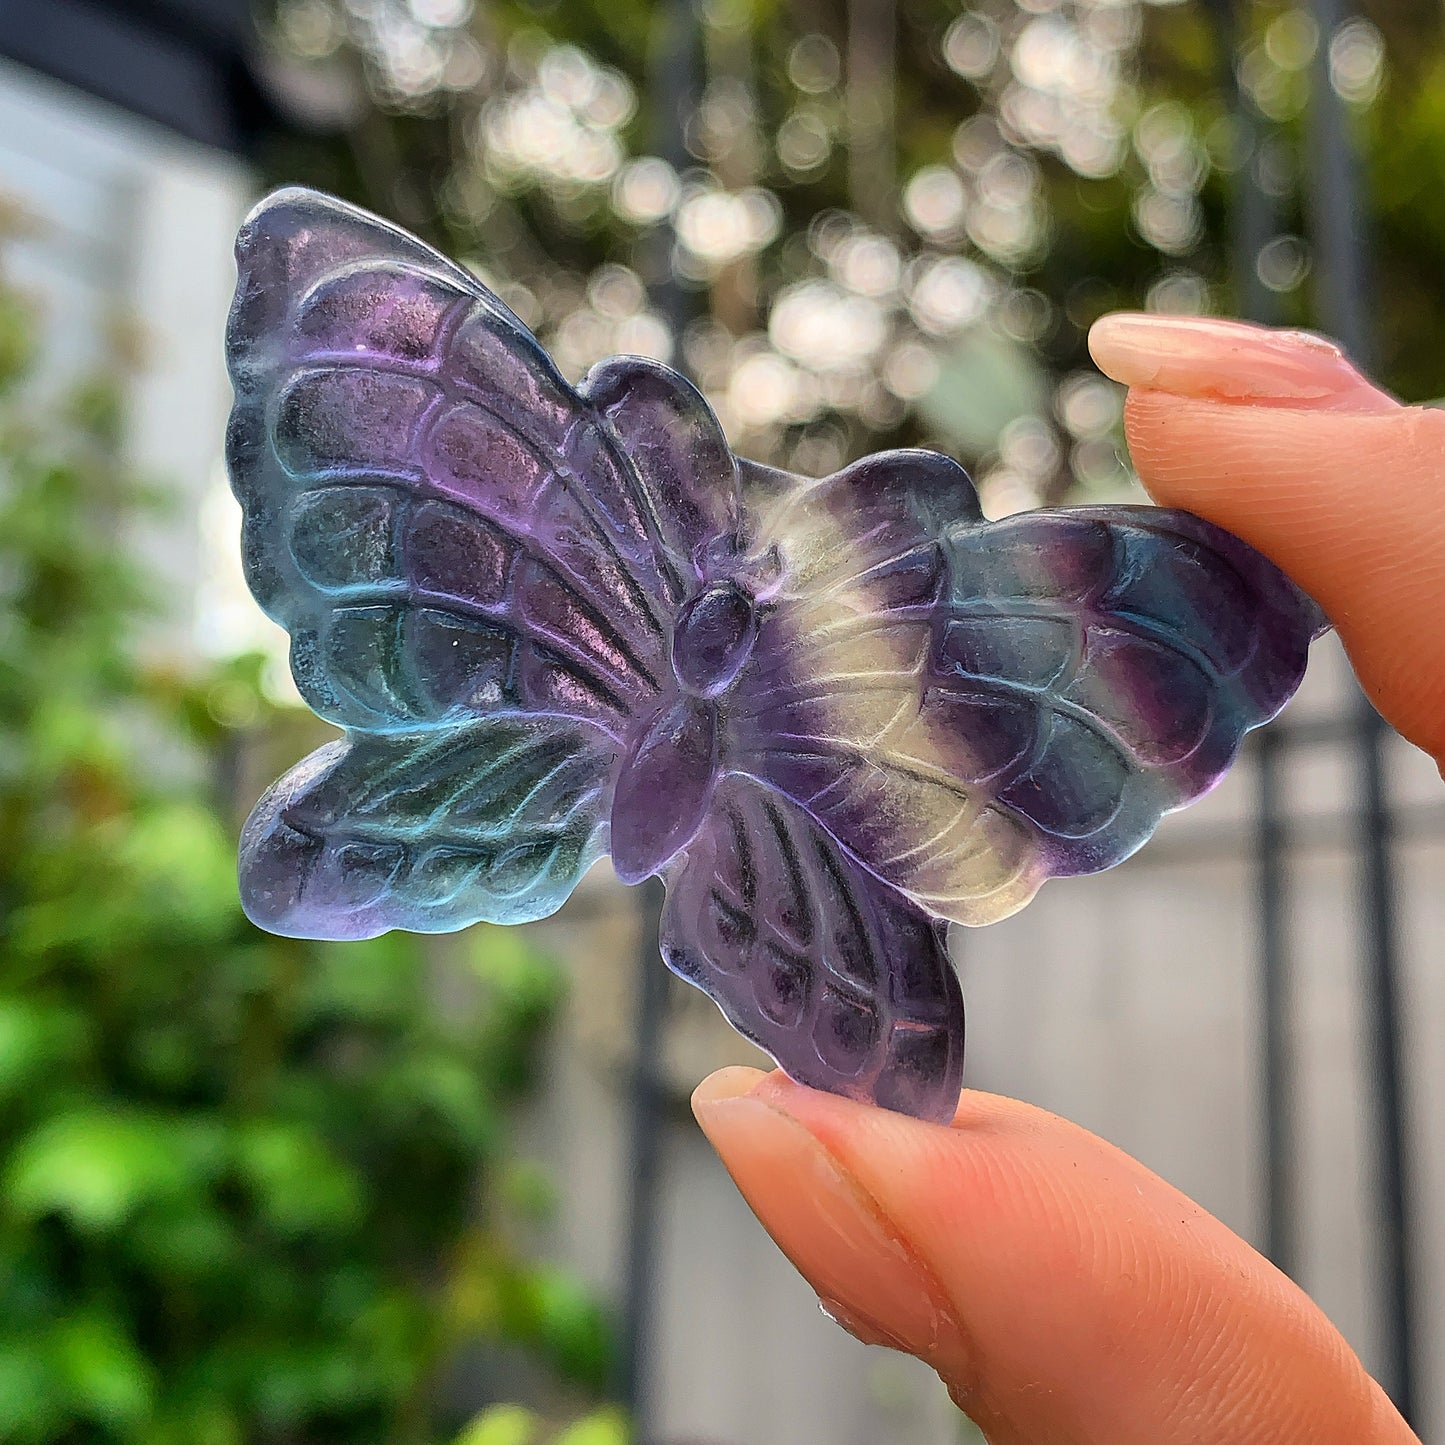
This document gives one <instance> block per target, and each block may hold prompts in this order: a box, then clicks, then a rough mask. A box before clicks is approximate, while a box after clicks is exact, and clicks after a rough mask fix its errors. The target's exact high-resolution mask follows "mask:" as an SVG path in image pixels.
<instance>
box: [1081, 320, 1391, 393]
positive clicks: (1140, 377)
mask: <svg viewBox="0 0 1445 1445" xmlns="http://www.w3.org/2000/svg"><path fill="white" fill-rule="evenodd" d="M1089 351H1090V353H1091V354H1092V356H1093V358H1094V361H1095V362H1096V363H1097V365H1098V367H1099V370H1100V371H1102V372H1103V373H1104V374H1105V375H1106V376H1110V377H1112V378H1113V379H1114V380H1115V381H1119V382H1122V383H1123V384H1124V385H1125V386H1137V387H1147V388H1150V389H1153V390H1157V391H1168V392H1173V393H1174V394H1175V395H1178V396H1198V397H1215V398H1218V399H1220V400H1226V401H1256V402H1260V401H1263V402H1268V401H1275V402H1306V403H1308V402H1313V403H1322V402H1325V403H1327V402H1330V401H1349V402H1350V403H1351V404H1354V405H1364V406H1368V407H1370V408H1373V407H1374V406H1375V405H1377V404H1383V405H1390V406H1393V405H1394V404H1395V403H1394V402H1393V400H1392V399H1391V398H1389V397H1387V396H1386V395H1385V393H1383V392H1381V391H1379V390H1378V389H1377V388H1376V387H1374V386H1372V385H1371V384H1370V383H1369V382H1368V381H1366V380H1365V378H1364V377H1362V376H1361V375H1360V373H1359V372H1358V371H1356V370H1355V368H1354V367H1353V366H1352V365H1351V364H1350V361H1349V359H1348V358H1347V357H1346V356H1345V354H1344V352H1343V351H1341V350H1340V348H1339V347H1338V346H1336V345H1335V343H1334V342H1333V341H1330V340H1328V339H1327V338H1326V337H1323V336H1316V335H1315V334H1314V333H1313V332H1310V331H1277V330H1271V329H1270V328H1268V327H1265V326H1253V325H1250V324H1249V323H1247V322H1243V321H1222V320H1219V319H1218V318H1216V317H1210V316H1156V315H1146V314H1144V313H1142V312H1120V313H1118V314H1117V315H1114V316H1105V317H1102V318H1101V319H1100V320H1098V321H1096V322H1095V323H1094V327H1093V329H1092V330H1091V331H1090V332H1089Z"/></svg>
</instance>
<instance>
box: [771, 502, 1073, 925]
mask: <svg viewBox="0 0 1445 1445" xmlns="http://www.w3.org/2000/svg"><path fill="white" fill-rule="evenodd" d="M826 486H827V483H826V482H817V483H814V484H813V485H812V486H809V487H804V488H798V489H796V490H794V491H792V492H790V493H787V494H785V495H783V496H782V497H780V498H779V499H778V500H776V501H775V502H773V503H772V504H771V505H769V506H767V507H766V508H764V509H763V512H762V515H761V518H760V522H761V527H760V532H761V538H762V541H763V545H764V546H767V545H774V546H776V547H777V549H778V551H779V553H780V554H781V557H782V559H783V564H784V565H783V568H782V577H781V582H780V587H779V591H778V593H777V595H776V598H775V599H774V600H775V601H776V604H777V611H776V613H775V625H777V626H778V627H780V628H781V629H784V630H785V633H786V640H785V642H784V644H783V645H784V648H785V650H786V651H787V653H789V654H790V655H792V656H795V657H796V658H797V659H798V661H799V664H800V668H799V680H800V684H801V690H802V693H803V695H804V697H806V698H807V699H808V700H809V701H810V702H811V703H812V704H813V705H814V706H815V707H817V708H819V709H820V711H821V712H822V713H823V715H824V716H825V717H826V718H827V735H826V741H825V747H826V749H827V751H829V752H830V753H834V754H836V755H838V756H840V757H841V758H844V759H846V760H847V761H849V763H850V764H851V766H850V768H849V771H848V781H847V784H846V788H847V791H846V792H840V791H839V790H833V791H832V792H831V793H830V803H829V812H830V814H833V815H834V816H836V815H837V813H838V812H840V811H841V812H850V813H856V814H857V815H858V816H866V817H867V818H868V820H869V821H868V832H869V834H870V835H871V836H873V837H877V838H880V839H886V840H888V846H887V849H886V852H885V851H879V850H878V849H876V848H873V849H869V850H868V851H867V852H866V853H865V852H862V851H859V848H858V843H857V841H856V840H853V839H844V840H843V841H844V842H845V843H848V845H849V846H850V847H852V848H853V849H854V851H855V852H859V856H860V857H861V858H862V860H863V862H864V863H866V864H867V865H868V866H869V867H870V868H872V869H873V870H874V871H875V872H876V873H878V874H879V875H880V876H882V877H883V878H885V879H886V880H887V881H888V882H890V883H892V884H893V885H894V886H895V887H897V888H899V889H901V890H902V891H904V892H905V893H907V894H909V895H911V896H912V897H913V898H915V899H917V900H918V902H919V903H921V904H922V905H923V906H924V907H925V908H927V909H928V910H929V911H930V912H932V913H935V914H937V915H939V916H941V917H943V918H947V919H950V920H952V921H953V922H956V923H962V924H967V925H970V926H978V925H982V924H987V923H995V922H997V921H998V920H999V919H1002V918H1007V917H1008V916H1009V915H1010V914H1012V913H1016V912H1018V910H1019V909H1020V908H1022V907H1023V906H1024V905H1025V904H1026V903H1027V902H1028V901H1029V900H1030V899H1031V898H1032V897H1033V895H1034V894H1035V893H1036V892H1037V891H1038V888H1039V885H1040V884H1041V883H1042V882H1043V879H1044V876H1045V875H1044V872H1043V869H1042V866H1041V864H1042V860H1041V859H1040V858H1039V856H1038V842H1037V839H1036V837H1035V835H1034V834H1033V832H1032V831H1031V830H1030V829H1029V828H1028V827H1027V826H1026V825H1025V824H1023V823H1021V822H1020V821H1019V820H1018V819H1017V818H1015V817H1014V816H1013V815H1012V814H1011V813H1009V812H1008V811H1007V810H1005V809H1003V808H1000V807H999V806H998V805H997V804H995V803H993V802H992V801H991V800H990V798H989V796H988V794H987V792H986V791H985V790H984V789H982V788H980V787H978V786H977V785H976V784H973V783H970V782H969V781H967V779H968V778H969V777H970V776H974V777H977V776H978V775H979V774H980V773H981V772H982V771H984V769H983V767H982V765H981V762H980V760H978V759H976V758H974V757H973V756H972V755H971V754H970V752H969V745H968V739H967V738H966V737H960V736H959V735H958V734H957V732H956V731H955V730H953V729H951V728H948V727H946V726H945V725H943V724H942V723H941V722H940V720H939V719H938V718H937V717H931V716H930V715H929V714H928V712H927V711H926V710H925V709H924V706H923V702H924V696H925V691H926V686H927V663H928V648H929V641H930V636H931V628H930V625H929V624H928V623H927V622H925V621H923V620H918V619H909V618H903V619H899V618H896V617H890V616H889V615H888V614H887V612H885V611H884V610H883V599H882V597H881V587H880V585H879V584H878V583H877V582H873V581H870V580H869V577H868V575H867V573H860V571H859V561H860V551H861V549H860V543H859V539H858V538H857V537H856V536H855V535H851V534H850V533H848V532H846V531H845V530H844V529H843V528H842V527H841V526H839V525H838V524H837V522H836V521H835V520H834V518H833V516H832V515H831V513H830V510H829V508H828V506H827V501H826V498H825V495H824V494H823V489H824V488H825V487H826ZM864 540H865V541H866V539H864ZM861 555H862V556H863V557H866V558H867V562H868V564H869V565H870V566H873V567H876V566H877V565H878V563H877V559H876V557H875V556H874V555H873V554H872V552H871V550H870V551H866V552H861ZM972 763H979V764H980V765H979V766H977V767H973V768H972V769H971V767H970V764H972Z"/></svg>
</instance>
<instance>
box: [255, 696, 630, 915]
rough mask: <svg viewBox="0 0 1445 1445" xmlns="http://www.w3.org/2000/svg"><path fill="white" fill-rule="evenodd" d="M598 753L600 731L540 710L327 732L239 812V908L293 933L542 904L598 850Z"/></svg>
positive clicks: (602, 761)
mask: <svg viewBox="0 0 1445 1445" xmlns="http://www.w3.org/2000/svg"><path fill="white" fill-rule="evenodd" d="M610 765H611V752H610V748H609V747H608V746H607V739H606V737H605V735H604V734H601V733H600V732H599V731H598V730H597V729H594V728H589V727H587V726H585V725H582V724H577V723H573V722H570V721H568V720H565V719H556V718H553V719H541V720H539V719H536V718H517V717H505V716H499V717H491V718H485V719H482V720H480V721H477V722H474V723H471V724H470V725H467V726H465V727H457V728H453V729H448V730H445V731H433V732H430V733H427V734H425V735H420V736H418V735H415V734H397V733H357V734H355V735H353V736H352V737H351V738H350V739H348V740H347V741H338V742H334V743H330V744H328V745H327V746H326V747H323V748H321V749H320V750H318V751H317V752H315V753H313V754H312V755H311V756H310V757H308V758H306V759H305V760H304V761H303V762H301V763H300V764H298V765H297V766H296V767H295V768H293V769H292V770H291V772H289V773H288V774H287V775H286V776H285V777H283V778H282V779H281V780H280V781H279V782H278V783H276V784H275V785H274V786H273V787H272V788H271V789H270V790H269V791H268V792H267V793H266V795H265V796H264V797H263V798H262V799H261V801H260V802H259V803H258V804H257V805H256V808H255V810H254V811H253V812H252V814H251V817H250V819H249V820H248V821H247V823H246V827H245V829H244V831H243V832H242V835H241V888H242V900H243V902H244V904H245V908H246V912H247V914H248V915H249V916H250V917H251V918H252V920H253V921H254V922H256V923H258V924H260V925H261V926H262V927H264V928H267V929H269V930H270V931H271V932H273V933H284V934H289V935H292V936H295V937H303V938H369V937H372V936H373V935H375V934H378V933H383V932H385V931H386V930H388V929H392V928H405V929H409V930H411V931H413V932H418V933H436V932H442V931H445V930H450V929H455V928H462V927H464V926H466V925H467V924H470V923H476V922H489V923H524V922H528V921H530V920H532V919H536V918H541V917H544V916H546V915H547V914H549V913H551V912H553V911H554V910H555V909H557V908H559V907H560V906H561V905H562V903H563V902H564V901H565V900H566V898H567V895H568V894H569V893H570V892H571V891H572V888H573V886H574V885H575V884H576V882H577V880H578V879H579V878H580V877H581V876H582V874H583V873H584V872H586V870H587V869H588V868H589V867H591V865H592V864H593V863H594V862H595V861H596V859H597V858H598V857H599V856H600V855H601V853H602V852H603V851H604V849H605V845H606V823H605V812H604V794H605V789H606V785H607V775H608V769H609V767H610Z"/></svg>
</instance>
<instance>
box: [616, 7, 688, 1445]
mask: <svg viewBox="0 0 1445 1445" xmlns="http://www.w3.org/2000/svg"><path fill="white" fill-rule="evenodd" d="M658 17H659V19H658V25H659V29H658V33H657V35H656V37H655V41H654V47H653V52H652V56H651V64H650V66H649V76H648V88H649V91H650V94H651V98H652V100H653V102H654V105H655V108H656V110H655V114H656V119H655V122H654V127H655V135H656V141H655V144H656V146H657V153H658V154H659V155H660V156H661V157H662V158H663V159H664V160H666V161H668V162H669V163H670V164H671V165H672V167H673V168H674V169H675V170H677V171H679V172H681V171H682V170H684V169H685V168H686V166H687V164H688V155H687V145H686V136H687V127H688V124H689V122H690V121H691V119H692V115H693V112H694V111H695V109H696V107H697V95H698V72H699V67H700V51H701V34H700V29H699V23H698V13H697V9H696V6H695V0H666V3H665V4H664V5H662V6H660V7H659V10H658ZM654 239H655V245H656V248H657V249H656V252H655V254H654V255H653V257H652V258H651V260H652V273H653V274H652V277H651V290H652V298H653V305H654V306H655V308H656V309H657V311H658V312H659V313H660V314H661V315H662V317H663V318H664V319H665V320H666V321H667V323H668V327H669V329H670V330H671V332H672V335H673V338H674V343H675V345H676V346H677V347H678V349H679V351H680V349H681V343H682V333H683V327H684V325H685V324H686V322H687V319H688V310H689V307H688V300H687V296H686V295H685V293H684V292H683V289H682V287H681V286H680V285H679V284H678V280H677V275H676V272H675V270H674V267H673V265H672V250H673V245H674V241H675V237H674V235H673V233H672V229H671V227H670V226H663V227H659V228H658V230H657V232H656V235H655V238H654ZM674 361H675V363H677V364H680V358H679V357H675V358H674ZM636 896H637V900H638V909H637V912H638V945H637V962H636V978H637V1012H636V1015H635V1020H634V1025H633V1049H632V1071H631V1079H630V1089H629V1095H630V1097H629V1110H630V1118H629V1130H628V1163H629V1169H628V1176H627V1189H628V1197H627V1236H626V1246H625V1247H626V1266H625V1274H624V1284H623V1296H622V1338H621V1341H620V1346H619V1349H618V1360H617V1383H616V1393H617V1397H618V1399H619V1400H620V1401H621V1403H622V1404H623V1406H624V1407H625V1408H626V1409H627V1412H628V1414H629V1415H630V1416H631V1418H632V1423H633V1438H634V1439H635V1440H636V1441H637V1445H646V1442H647V1441H648V1440H649V1438H650V1432H649V1423H650V1422H649V1420H648V1404H649V1389H648V1386H649V1377H648V1365H649V1351H650V1346H651V1340H652V1326H653V1320H654V1315H655V1306H656V1298H657V1289H656V1286H657V1238H658V1215H659V1208H658V1206H659V1203H660V1184H661V1162H662V1131H663V1128H664V1126H665V1114H664V1104H665V1081H664V1078H663V1051H664V1045H665V1043H666V1037H665V1036H666V1023H667V990H668V974H667V970H666V969H665V968H664V967H663V963H662V959H661V958H660V957H659V956H658V948H657V934H658V925H659V923H660V922H661V918H662V905H663V887H662V882H661V880H660V879H657V878H649V879H648V880H647V881H646V882H645V883H643V884H642V885H641V886H640V887H639V888H638V889H637V890H636Z"/></svg>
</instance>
